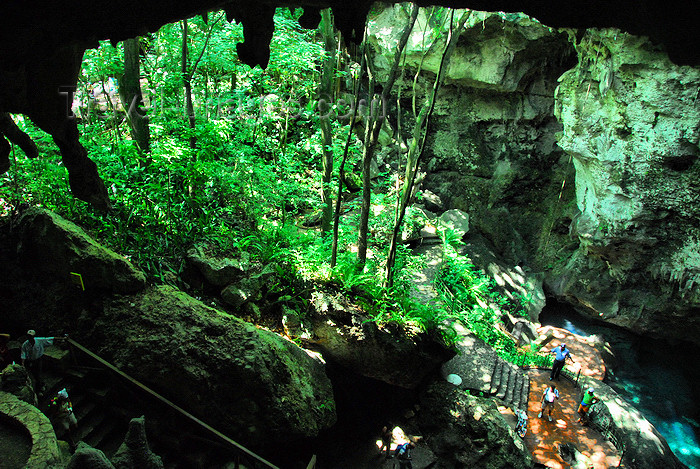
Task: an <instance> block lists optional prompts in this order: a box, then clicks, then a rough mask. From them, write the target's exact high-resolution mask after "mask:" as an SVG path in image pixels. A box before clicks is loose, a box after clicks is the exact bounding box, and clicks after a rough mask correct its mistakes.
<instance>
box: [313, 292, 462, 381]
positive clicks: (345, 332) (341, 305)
mask: <svg viewBox="0 0 700 469" xmlns="http://www.w3.org/2000/svg"><path fill="white" fill-rule="evenodd" d="M311 306H312V308H311V311H310V313H309V314H307V315H306V318H305V320H306V323H307V324H308V325H309V328H310V329H311V330H312V333H313V341H314V342H315V343H316V346H317V348H318V349H319V351H320V352H321V353H322V354H323V356H324V358H325V359H327V360H329V361H333V362H335V363H338V364H340V365H342V366H344V367H346V368H348V369H350V370H352V371H353V372H355V373H357V374H359V375H361V376H366V377H369V378H374V379H377V380H380V381H384V382H386V383H389V384H392V385H395V386H400V387H403V388H415V387H417V386H418V385H419V384H420V383H421V382H422V381H423V379H424V378H425V377H426V376H427V375H428V374H430V373H431V372H433V371H434V370H436V369H437V368H438V367H439V366H440V364H441V363H442V362H444V361H445V360H447V359H449V358H450V357H451V356H452V355H454V353H453V352H450V351H448V350H447V349H445V348H444V347H443V346H442V345H441V343H440V342H438V341H436V340H435V339H434V338H433V337H431V336H429V335H427V334H425V333H422V332H419V331H417V330H415V329H412V328H402V327H400V326H398V325H397V324H396V323H388V324H384V325H381V326H380V325H378V324H377V323H376V322H374V321H371V320H369V318H368V317H367V316H366V315H365V314H364V313H363V312H362V311H361V310H359V309H358V308H357V307H356V306H354V305H352V304H350V303H349V302H348V301H347V299H346V298H345V297H344V296H343V295H342V294H340V293H332V292H326V291H321V290H317V291H315V292H313V293H312V297H311ZM406 364H409V366H406Z"/></svg>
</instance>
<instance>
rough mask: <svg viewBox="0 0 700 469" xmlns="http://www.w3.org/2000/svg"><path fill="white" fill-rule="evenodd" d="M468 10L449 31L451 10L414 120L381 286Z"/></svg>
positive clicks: (388, 279)
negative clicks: (427, 88)
mask: <svg viewBox="0 0 700 469" xmlns="http://www.w3.org/2000/svg"><path fill="white" fill-rule="evenodd" d="M470 14H471V10H468V11H467V12H465V13H464V14H463V15H462V17H461V18H460V19H459V22H458V25H457V28H456V29H455V31H454V33H453V30H452V24H453V20H454V10H451V13H450V27H449V30H448V35H447V41H446V43H445V49H444V51H443V53H442V57H441V59H440V66H439V67H438V72H437V75H436V76H435V82H434V83H433V90H432V93H431V95H430V98H429V101H428V102H427V103H426V104H425V105H424V106H423V108H422V109H421V111H420V114H419V115H418V117H417V118H416V123H415V125H414V127H413V136H412V138H411V143H410V144H409V147H408V158H407V161H406V174H405V177H404V180H405V182H404V187H403V190H402V192H401V199H400V205H399V212H398V216H397V217H396V219H395V221H394V227H393V230H392V233H391V242H390V244H389V254H388V256H387V261H386V266H385V280H384V282H385V283H384V286H385V287H386V288H391V287H392V286H393V284H394V265H395V264H396V250H397V246H398V241H399V235H400V234H401V226H402V225H403V219H404V216H405V214H406V208H407V207H408V203H409V201H410V199H411V194H412V192H413V185H414V183H415V180H416V174H417V173H418V164H419V162H420V158H421V156H422V155H423V148H424V147H425V139H426V137H427V135H428V127H429V125H430V118H431V117H432V115H433V110H434V109H435V101H436V100H437V93H438V90H439V89H440V85H441V82H442V77H443V74H444V72H445V69H446V68H447V63H448V62H449V60H450V56H451V55H452V52H453V51H454V49H455V46H456V45H457V41H458V39H459V36H460V34H461V33H462V30H463V29H464V24H465V23H466V22H467V19H469V16H470Z"/></svg>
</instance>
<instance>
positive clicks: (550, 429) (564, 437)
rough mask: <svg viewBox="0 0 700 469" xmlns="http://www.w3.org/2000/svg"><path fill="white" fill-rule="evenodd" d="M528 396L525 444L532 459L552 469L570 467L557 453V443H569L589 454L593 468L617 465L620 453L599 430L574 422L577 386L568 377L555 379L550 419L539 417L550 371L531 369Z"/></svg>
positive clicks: (602, 468)
mask: <svg viewBox="0 0 700 469" xmlns="http://www.w3.org/2000/svg"><path fill="white" fill-rule="evenodd" d="M528 375H529V377H530V397H529V404H528V412H527V413H528V417H529V418H530V423H529V431H528V433H527V435H526V436H525V444H526V445H527V447H528V449H530V451H531V452H532V457H533V460H535V461H537V462H539V463H542V464H544V465H545V466H547V467H551V468H553V469H563V468H566V467H570V465H569V464H568V463H567V462H565V461H564V459H563V458H562V457H561V455H560V454H559V445H561V444H564V443H570V444H572V445H573V446H575V447H576V448H577V449H578V450H579V451H580V452H581V453H583V454H584V455H585V456H587V457H589V458H590V460H591V463H592V464H593V467H594V468H596V469H607V468H609V467H617V465H618V463H619V462H620V455H619V453H618V451H617V449H616V448H615V447H614V446H613V445H612V443H610V442H609V441H608V440H606V439H605V438H604V437H603V436H602V435H601V434H600V432H598V431H597V430H594V429H593V428H590V427H585V426H582V425H581V424H579V423H576V420H577V419H578V413H577V412H576V410H577V409H578V397H579V389H578V386H576V385H574V384H573V383H572V382H570V381H569V380H567V379H564V378H560V379H559V381H557V382H555V384H556V386H557V389H558V390H559V396H560V398H559V400H558V401H557V403H556V405H555V408H554V410H553V412H552V421H551V422H550V421H549V420H548V419H547V418H546V416H545V415H543V418H541V419H540V418H538V417H537V414H538V412H539V411H540V399H541V398H542V393H543V392H544V390H545V389H546V388H547V386H549V384H550V383H551V381H549V371H548V370H547V371H542V370H530V371H528Z"/></svg>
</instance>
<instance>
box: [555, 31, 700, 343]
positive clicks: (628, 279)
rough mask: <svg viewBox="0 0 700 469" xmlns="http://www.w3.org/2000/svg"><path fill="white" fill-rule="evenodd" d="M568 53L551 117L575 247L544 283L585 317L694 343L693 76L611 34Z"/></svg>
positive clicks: (696, 111) (697, 167) (697, 105)
mask: <svg viewBox="0 0 700 469" xmlns="http://www.w3.org/2000/svg"><path fill="white" fill-rule="evenodd" d="M577 52H578V57H579V63H578V65H577V66H576V67H575V68H574V69H572V70H570V71H568V72H566V73H565V74H564V75H563V76H562V77H561V78H560V86H559V89H558V92H557V105H556V115H557V117H558V119H559V120H560V122H561V123H562V124H563V126H564V131H563V132H562V133H561V135H560V137H559V140H558V144H559V145H560V146H561V147H562V148H563V149H564V150H565V151H566V152H567V153H568V154H569V155H571V156H572V158H573V163H574V167H575V169H576V204H577V207H578V211H579V212H580V213H579V214H578V215H577V216H576V217H575V220H574V221H573V223H572V225H571V235H572V236H573V237H574V238H576V239H578V240H579V241H580V246H579V248H578V249H577V250H576V251H575V252H574V254H573V256H572V257H571V258H570V259H569V260H568V261H567V262H566V263H565V264H564V265H560V266H559V268H555V269H554V271H553V273H552V275H551V277H550V281H549V283H550V285H551V287H552V290H553V291H554V292H555V293H556V294H557V295H559V296H562V297H564V298H567V299H568V300H569V301H570V302H573V303H574V304H575V305H577V306H578V309H580V310H582V311H583V312H585V313H588V314H590V315H592V316H597V317H600V318H602V319H604V320H606V321H609V322H612V323H615V324H619V325H622V326H625V327H627V328H629V329H632V330H634V331H636V332H640V333H645V334H652V335H655V336H664V337H674V338H683V339H690V340H694V341H695V342H696V343H697V342H698V339H697V337H698V334H697V332H698V331H699V330H700V315H699V314H698V313H699V312H700V288H699V285H698V282H699V281H700V242H699V241H698V239H699V238H700V229H699V228H698V224H697V220H698V216H699V215H700V204H698V202H699V201H700V192H699V189H700V179H699V177H700V164H699V163H698V157H699V156H700V151H699V149H698V140H699V139H700V102H699V101H698V98H699V95H698V93H699V90H700V69H698V68H692V67H678V66H675V65H673V64H672V63H671V62H670V61H669V60H668V58H667V57H666V55H665V54H663V53H661V52H659V51H658V50H655V49H654V48H653V47H652V46H651V44H650V43H649V42H647V41H646V40H645V39H642V38H639V37H634V36H630V35H628V34H625V33H621V32H619V31H616V30H605V31H589V32H587V33H586V35H585V36H584V37H583V38H582V39H581V40H580V41H579V43H578V45H577ZM694 332H695V333H694Z"/></svg>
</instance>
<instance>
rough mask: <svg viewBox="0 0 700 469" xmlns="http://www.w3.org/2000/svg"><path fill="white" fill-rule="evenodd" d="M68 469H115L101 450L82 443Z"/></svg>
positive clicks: (79, 444)
mask: <svg viewBox="0 0 700 469" xmlns="http://www.w3.org/2000/svg"><path fill="white" fill-rule="evenodd" d="M66 469H115V468H114V465H113V464H112V463H111V461H110V460H109V459H107V456H105V454H104V453H103V452H102V451H100V450H99V449H96V448H93V447H91V446H90V445H88V444H87V443H85V442H83V441H81V442H79V443H78V446H77V448H76V449H75V453H73V456H71V458H70V460H69V461H68V465H67V466H66Z"/></svg>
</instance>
